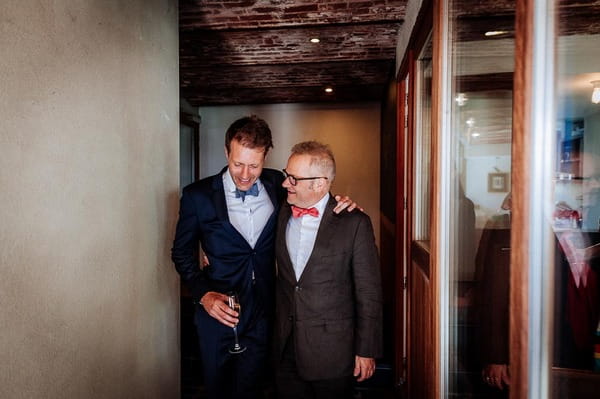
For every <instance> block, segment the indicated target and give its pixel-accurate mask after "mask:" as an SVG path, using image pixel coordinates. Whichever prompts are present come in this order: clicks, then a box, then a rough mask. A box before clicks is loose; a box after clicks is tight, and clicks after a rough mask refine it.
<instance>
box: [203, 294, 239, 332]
mask: <svg viewBox="0 0 600 399" xmlns="http://www.w3.org/2000/svg"><path fill="white" fill-rule="evenodd" d="M200 304H201V305H202V306H203V307H204V310H206V313H208V314H209V315H211V316H212V317H214V318H215V319H217V320H218V321H219V322H220V323H223V324H225V325H226V326H227V327H234V326H235V325H236V324H237V323H238V322H239V319H238V318H237V317H238V316H239V314H238V312H236V311H234V310H233V309H231V308H230V307H229V305H227V295H224V294H220V293H218V292H214V291H209V292H207V293H206V294H204V296H203V297H202V299H200Z"/></svg>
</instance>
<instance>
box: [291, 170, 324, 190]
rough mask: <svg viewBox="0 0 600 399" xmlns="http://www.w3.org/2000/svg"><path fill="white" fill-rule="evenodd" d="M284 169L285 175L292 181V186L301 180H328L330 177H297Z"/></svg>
mask: <svg viewBox="0 0 600 399" xmlns="http://www.w3.org/2000/svg"><path fill="white" fill-rule="evenodd" d="M282 171H283V174H284V175H285V178H286V179H288V180H289V181H290V184H291V185H292V186H295V185H296V184H298V182H299V181H301V180H316V179H325V180H328V179H329V178H328V177H326V176H314V177H296V176H294V175H290V174H289V173H288V172H287V171H286V170H285V169H282Z"/></svg>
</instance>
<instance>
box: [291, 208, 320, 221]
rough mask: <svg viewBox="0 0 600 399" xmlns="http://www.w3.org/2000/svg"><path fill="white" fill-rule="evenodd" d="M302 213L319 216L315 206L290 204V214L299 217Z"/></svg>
mask: <svg viewBox="0 0 600 399" xmlns="http://www.w3.org/2000/svg"><path fill="white" fill-rule="evenodd" d="M304 215H310V216H314V217H317V216H319V210H318V209H317V208H308V209H306V208H300V207H299V206H295V205H292V216H293V217H295V218H299V217H301V216H304Z"/></svg>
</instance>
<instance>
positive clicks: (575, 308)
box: [547, 1, 600, 398]
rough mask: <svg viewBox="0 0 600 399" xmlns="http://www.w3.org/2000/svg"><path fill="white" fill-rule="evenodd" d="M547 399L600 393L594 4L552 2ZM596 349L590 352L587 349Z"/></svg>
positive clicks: (598, 44)
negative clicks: (550, 344)
mask: <svg viewBox="0 0 600 399" xmlns="http://www.w3.org/2000/svg"><path fill="white" fill-rule="evenodd" d="M555 6H556V11H557V15H556V16H555V21H556V31H557V36H558V37H557V40H556V47H555V51H556V62H557V64H556V70H557V74H556V75H557V82H556V93H557V101H556V105H557V108H556V113H555V128H554V132H552V134H553V137H551V138H552V139H553V140H554V141H555V142H556V156H555V157H554V159H555V162H556V163H555V172H556V173H555V176H554V182H553V184H554V197H553V198H552V199H551V200H552V205H553V213H552V215H549V217H548V218H547V220H548V221H549V223H550V225H551V226H550V227H551V228H552V230H553V231H554V236H555V237H556V239H555V256H554V259H555V264H554V286H553V289H554V292H552V295H551V297H553V298H554V312H553V315H554V316H553V321H554V328H553V345H554V348H553V351H552V352H551V353H552V354H553V356H552V363H553V364H552V365H553V368H552V374H551V379H552V381H551V386H550V389H551V392H552V393H553V396H554V397H557V398H558V397H561V398H569V397H595V396H597V395H598V391H599V390H600V324H599V322H600V320H599V315H600V283H599V281H600V280H599V279H600V275H599V273H600V251H599V250H598V247H599V246H600V231H599V230H600V179H599V177H600V105H598V104H595V103H594V102H593V98H592V97H593V90H594V82H595V81H597V80H600V51H599V49H600V25H599V24H598V15H599V14H598V13H599V12H600V6H599V5H598V4H597V2H595V4H594V2H583V3H582V2H577V3H575V2H571V1H560V2H558V1H557V2H556V4H555ZM594 344H596V345H597V346H594Z"/></svg>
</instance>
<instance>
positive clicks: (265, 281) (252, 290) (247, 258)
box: [171, 169, 286, 329]
mask: <svg viewBox="0 0 600 399" xmlns="http://www.w3.org/2000/svg"><path fill="white" fill-rule="evenodd" d="M224 171H225V169H223V170H222V171H221V172H220V173H219V174H216V175H214V176H210V177H207V178H205V179H202V180H200V181H198V182H195V183H192V184H190V185H188V186H186V187H185V188H184V189H183V194H182V197H181V206H180V210H179V221H178V222H177V228H176V232H175V240H174V242H173V249H172V251H171V255H172V259H173V262H174V263H175V267H176V269H177V271H178V272H179V274H180V275H181V278H182V279H183V281H184V283H185V284H186V285H187V287H188V288H189V289H190V291H191V293H192V295H193V296H194V297H195V298H196V299H200V298H202V296H204V294H206V293H207V292H209V291H216V292H220V293H226V292H227V291H236V292H237V293H238V294H239V295H240V302H241V303H242V306H243V308H242V309H243V311H242V315H241V319H240V325H239V326H240V328H241V329H243V327H244V324H247V323H248V322H249V321H250V320H249V319H252V318H253V315H254V316H256V315H257V314H258V313H261V314H262V313H263V312H265V311H266V312H267V313H271V310H272V307H273V302H274V279H275V230H276V224H277V214H278V211H279V208H280V205H281V202H282V201H283V200H284V198H285V195H286V192H285V189H283V188H282V187H281V183H282V182H283V174H282V173H281V172H279V171H276V170H273V169H263V171H262V174H261V175H260V181H261V182H262V184H263V185H264V187H265V189H266V190H267V192H268V194H269V197H270V198H271V202H272V203H273V207H274V211H273V214H272V215H271V217H270V218H269V220H268V221H267V224H266V225H265V227H264V229H263V231H262V233H261V235H260V237H259V239H258V240H257V242H256V245H255V247H254V248H252V247H250V245H249V244H248V243H247V242H246V240H245V239H244V237H243V236H242V235H241V234H240V233H239V232H238V231H237V230H236V229H235V227H233V225H232V224H231V223H230V221H229V215H228V213H227V203H226V201H225V193H224V188H223V179H222V173H223V172H224ZM198 243H200V244H201V245H202V249H203V250H204V252H205V254H206V256H207V257H208V260H209V263H210V264H209V266H207V267H205V268H204V269H202V268H200V265H199V253H198ZM253 273H254V278H253Z"/></svg>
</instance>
